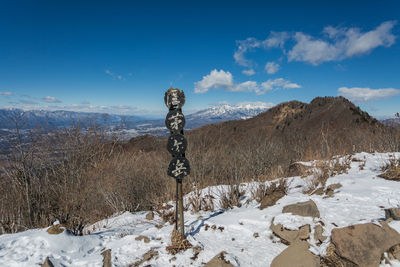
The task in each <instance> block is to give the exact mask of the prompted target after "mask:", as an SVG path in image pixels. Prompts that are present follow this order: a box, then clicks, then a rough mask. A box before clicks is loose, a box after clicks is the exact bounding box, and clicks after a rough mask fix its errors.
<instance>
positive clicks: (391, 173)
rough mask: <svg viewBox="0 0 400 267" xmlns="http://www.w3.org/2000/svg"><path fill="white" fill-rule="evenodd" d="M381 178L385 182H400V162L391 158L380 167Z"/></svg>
mask: <svg viewBox="0 0 400 267" xmlns="http://www.w3.org/2000/svg"><path fill="white" fill-rule="evenodd" d="M382 172H383V173H382V174H381V175H379V177H382V178H384V179H387V180H392V181H400V160H399V159H395V158H392V159H390V160H389V162H388V163H387V164H386V165H385V166H383V167H382Z"/></svg>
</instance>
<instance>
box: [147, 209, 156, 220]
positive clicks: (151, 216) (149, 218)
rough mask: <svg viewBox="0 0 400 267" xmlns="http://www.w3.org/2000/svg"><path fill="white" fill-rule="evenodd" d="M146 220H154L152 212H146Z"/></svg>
mask: <svg viewBox="0 0 400 267" xmlns="http://www.w3.org/2000/svg"><path fill="white" fill-rule="evenodd" d="M146 220H149V221H151V220H154V212H152V211H149V213H147V214H146Z"/></svg>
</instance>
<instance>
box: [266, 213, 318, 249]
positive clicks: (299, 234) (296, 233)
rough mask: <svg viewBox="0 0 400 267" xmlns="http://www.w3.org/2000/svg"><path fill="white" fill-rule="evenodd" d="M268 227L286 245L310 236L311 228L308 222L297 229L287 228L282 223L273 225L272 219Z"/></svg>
mask: <svg viewBox="0 0 400 267" xmlns="http://www.w3.org/2000/svg"><path fill="white" fill-rule="evenodd" d="M270 228H271V230H272V232H273V233H274V234H275V235H276V236H277V237H279V238H280V239H281V242H282V243H284V244H286V245H290V244H292V243H294V242H295V241H300V240H306V239H308V238H310V231H311V228H310V225H309V224H306V225H303V226H301V227H300V228H299V229H298V230H287V229H285V228H284V227H283V225H282V224H277V225H275V224H274V219H272V222H271V226H270Z"/></svg>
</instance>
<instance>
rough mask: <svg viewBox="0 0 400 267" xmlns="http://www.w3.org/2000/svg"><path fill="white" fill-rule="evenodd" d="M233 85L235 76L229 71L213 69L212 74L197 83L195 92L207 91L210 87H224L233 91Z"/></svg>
mask: <svg viewBox="0 0 400 267" xmlns="http://www.w3.org/2000/svg"><path fill="white" fill-rule="evenodd" d="M232 87H233V76H232V74H231V73H230V72H229V71H227V72H225V71H223V70H220V71H218V70H216V69H215V70H212V71H211V72H210V74H208V75H206V76H204V77H203V79H202V80H201V81H199V82H196V83H195V86H194V92H195V93H205V92H207V91H208V90H210V89H224V90H228V91H231V90H229V89H231V88H232Z"/></svg>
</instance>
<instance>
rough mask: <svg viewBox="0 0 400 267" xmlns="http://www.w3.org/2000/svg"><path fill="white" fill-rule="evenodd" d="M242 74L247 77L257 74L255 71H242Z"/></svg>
mask: <svg viewBox="0 0 400 267" xmlns="http://www.w3.org/2000/svg"><path fill="white" fill-rule="evenodd" d="M242 73H243V74H244V75H247V76H252V75H254V74H256V72H255V71H254V70H253V69H248V70H242Z"/></svg>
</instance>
